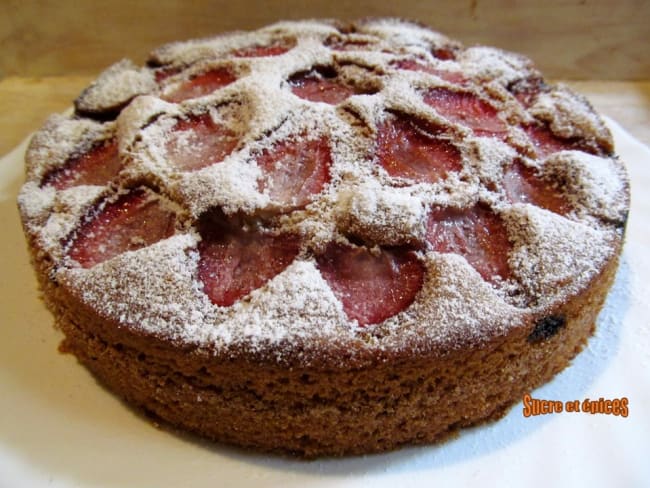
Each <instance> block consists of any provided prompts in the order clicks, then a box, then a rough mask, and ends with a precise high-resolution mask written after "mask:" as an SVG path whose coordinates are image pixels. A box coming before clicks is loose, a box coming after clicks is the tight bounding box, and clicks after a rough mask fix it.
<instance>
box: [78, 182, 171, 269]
mask: <svg viewBox="0 0 650 488" xmlns="http://www.w3.org/2000/svg"><path fill="white" fill-rule="evenodd" d="M175 223H176V214H175V213H174V211H172V210H171V209H169V208H166V206H165V204H164V203H163V201H162V200H161V199H160V198H159V197H157V196H156V195H155V194H153V193H152V192H151V191H149V190H144V189H136V190H132V191H130V192H129V193H126V194H124V195H122V196H120V197H119V198H118V199H117V200H115V201H113V202H107V203H105V204H104V205H103V206H102V204H100V205H99V206H98V207H97V210H96V211H95V212H94V213H93V214H92V215H90V216H89V217H88V218H87V220H86V221H85V222H83V223H82V224H81V225H80V226H79V228H78V229H77V230H76V231H75V233H74V234H73V239H72V241H71V244H70V246H69V249H68V256H69V257H70V258H72V259H74V260H75V261H77V263H79V264H80V265H81V266H82V267H83V268H90V267H92V266H95V265H96V264H99V263H101V262H103V261H106V260H108V259H110V258H112V257H115V256H117V255H118V254H121V253H123V252H126V251H133V250H136V249H140V248H143V247H146V246H150V245H151V244H154V243H155V242H158V241H160V240H162V239H165V238H167V237H170V236H171V235H172V234H173V233H174V230H175Z"/></svg>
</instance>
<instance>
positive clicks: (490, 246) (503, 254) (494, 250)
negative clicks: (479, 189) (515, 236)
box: [426, 205, 512, 282]
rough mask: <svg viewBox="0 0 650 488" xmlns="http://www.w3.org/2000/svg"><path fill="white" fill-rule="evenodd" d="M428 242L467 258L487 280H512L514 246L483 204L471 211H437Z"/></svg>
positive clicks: (495, 218) (502, 226)
mask: <svg viewBox="0 0 650 488" xmlns="http://www.w3.org/2000/svg"><path fill="white" fill-rule="evenodd" d="M426 239H427V241H428V242H429V244H430V245H431V248H432V249H433V250H434V251H437V252H440V253H454V254H460V255H461V256H464V257H465V259H467V261H468V262H469V264H471V265H472V266H473V267H474V269H476V271H478V272H479V274H480V275H481V276H482V277H483V279H485V280H486V281H489V282H494V281H495V279H496V277H500V278H502V279H504V280H505V279H508V278H509V277H510V268H509V266H508V253H509V251H510V249H511V247H512V246H511V244H510V241H509V240H508V233H507V231H506V227H505V225H504V224H503V222H502V221H501V219H500V218H499V217H498V216H497V215H495V214H494V213H492V212H490V211H489V210H487V209H486V208H484V207H482V206H480V205H479V206H475V207H474V208H472V209H469V210H457V209H452V208H437V209H434V210H433V211H432V212H431V214H430V215H429V221H428V223H427V232H426Z"/></svg>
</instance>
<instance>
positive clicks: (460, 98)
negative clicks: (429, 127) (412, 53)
mask: <svg viewBox="0 0 650 488" xmlns="http://www.w3.org/2000/svg"><path fill="white" fill-rule="evenodd" d="M424 102H425V103H426V104H427V105H430V106H431V107H433V108H434V109H435V110H436V111H437V112H438V113H439V114H440V115H442V116H443V117H445V118H446V119H448V120H451V121H452V122H456V123H458V124H461V125H464V126H466V127H469V128H470V129H472V131H473V132H474V134H475V135H477V136H489V137H498V138H503V137H505V135H506V134H507V133H508V128H507V126H506V124H505V122H504V121H503V120H501V119H500V118H499V115H498V112H497V110H496V109H495V108H494V107H493V106H492V105H490V104H489V103H487V102H486V101H485V100H482V99H480V98H479V97H478V96H476V95H474V94H473V93H469V92H464V91H454V90H449V89H447V88H433V89H431V90H429V91H427V92H426V93H425V94H424Z"/></svg>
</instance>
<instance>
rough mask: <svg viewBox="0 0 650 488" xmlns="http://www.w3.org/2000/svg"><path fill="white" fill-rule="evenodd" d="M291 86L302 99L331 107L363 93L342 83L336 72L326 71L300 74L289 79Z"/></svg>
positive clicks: (319, 70)
mask: <svg viewBox="0 0 650 488" xmlns="http://www.w3.org/2000/svg"><path fill="white" fill-rule="evenodd" d="M289 84H290V85H291V91H292V92H293V93H294V94H295V95H297V96H299V97H300V98H304V99H305V100H310V101H312V102H325V103H329V104H330V105H337V104H339V103H341V102H342V101H343V100H345V99H346V98H348V97H350V96H352V95H356V94H358V93H362V92H361V91H360V90H356V89H355V88H354V87H352V86H349V85H345V84H344V83H342V82H341V81H340V80H339V79H338V78H337V73H336V71H333V70H325V69H318V70H313V71H311V72H307V73H298V74H296V75H294V76H292V77H291V78H290V79H289Z"/></svg>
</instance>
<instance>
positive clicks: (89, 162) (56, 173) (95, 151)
mask: <svg viewBox="0 0 650 488" xmlns="http://www.w3.org/2000/svg"><path fill="white" fill-rule="evenodd" d="M121 167H122V163H121V161H120V158H119V155H118V153H117V141H115V140H114V139H111V140H110V141H107V142H104V143H101V144H97V145H95V146H94V147H93V148H92V149H90V151H88V152H85V153H83V154H81V155H78V156H74V157H72V158H70V159H68V160H67V161H66V162H65V164H64V165H63V166H61V167H60V168H56V169H54V170H53V171H50V172H49V173H47V174H46V175H45V177H44V178H43V183H42V185H43V186H47V185H52V186H53V187H54V188H56V189H57V190H64V189H66V188H70V187H72V186H78V185H106V184H107V183H108V182H109V181H110V180H111V179H112V178H113V177H114V176H115V175H116V174H117V173H118V172H119V171H120V168H121Z"/></svg>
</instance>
